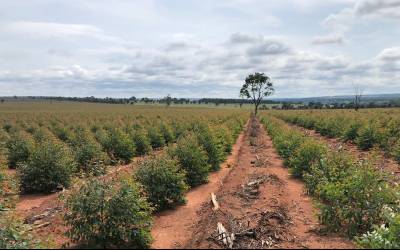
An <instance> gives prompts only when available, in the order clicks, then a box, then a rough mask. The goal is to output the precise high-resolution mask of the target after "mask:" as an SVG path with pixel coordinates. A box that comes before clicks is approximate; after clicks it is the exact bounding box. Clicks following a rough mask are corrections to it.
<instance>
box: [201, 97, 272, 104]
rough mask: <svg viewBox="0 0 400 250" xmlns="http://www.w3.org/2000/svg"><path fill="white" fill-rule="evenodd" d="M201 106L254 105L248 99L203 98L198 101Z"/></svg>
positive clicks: (269, 102)
mask: <svg viewBox="0 0 400 250" xmlns="http://www.w3.org/2000/svg"><path fill="white" fill-rule="evenodd" d="M198 103H199V104H239V105H240V104H252V100H248V99H223V98H202V99H199V100H198ZM278 103H279V102H276V101H271V100H262V101H261V104H278Z"/></svg>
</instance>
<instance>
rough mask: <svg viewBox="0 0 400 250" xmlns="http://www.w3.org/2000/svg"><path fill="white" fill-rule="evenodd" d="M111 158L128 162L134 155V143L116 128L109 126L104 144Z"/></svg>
mask: <svg viewBox="0 0 400 250" xmlns="http://www.w3.org/2000/svg"><path fill="white" fill-rule="evenodd" d="M103 146H104V147H105V149H106V150H107V152H108V154H109V156H110V158H111V159H113V160H116V161H122V162H124V163H128V162H130V161H131V160H132V158H133V157H134V156H135V150H136V149H135V144H134V143H133V141H132V140H131V139H130V138H129V136H128V135H127V134H125V133H124V132H122V131H121V129H118V128H111V129H110V131H109V135H108V136H106V137H105V141H104V145H103Z"/></svg>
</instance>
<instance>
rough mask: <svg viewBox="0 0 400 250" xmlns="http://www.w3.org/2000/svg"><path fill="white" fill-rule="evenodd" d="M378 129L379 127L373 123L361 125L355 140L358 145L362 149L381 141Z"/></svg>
mask: <svg viewBox="0 0 400 250" xmlns="http://www.w3.org/2000/svg"><path fill="white" fill-rule="evenodd" d="M377 130H378V128H377V127H376V126H374V124H371V123H370V124H368V125H366V126H363V127H361V128H360V129H359V131H358V136H357V138H356V141H355V142H356V144H357V146H358V147H359V148H360V149H362V150H367V149H370V148H372V147H373V146H374V145H375V144H376V143H377V142H378V141H379V139H378V134H377Z"/></svg>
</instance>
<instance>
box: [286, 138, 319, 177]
mask: <svg viewBox="0 0 400 250" xmlns="http://www.w3.org/2000/svg"><path fill="white" fill-rule="evenodd" d="M325 153H326V147H325V146H324V145H322V144H321V143H318V142H317V141H315V140H311V139H310V140H305V141H304V143H302V144H301V145H300V146H299V147H298V148H297V149H296V150H295V151H294V154H293V155H292V156H291V157H290V159H289V167H291V168H292V174H293V175H294V176H296V177H302V176H303V174H304V173H306V172H309V169H310V166H311V165H312V164H313V163H315V162H318V161H319V160H321V158H322V157H323V156H324V155H325Z"/></svg>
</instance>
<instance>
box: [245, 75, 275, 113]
mask: <svg viewBox="0 0 400 250" xmlns="http://www.w3.org/2000/svg"><path fill="white" fill-rule="evenodd" d="M274 91H275V89H274V87H273V84H272V82H271V79H270V78H269V77H268V76H266V75H264V73H258V72H256V73H254V74H250V75H249V76H247V77H246V80H245V83H244V84H243V86H242V88H241V89H240V96H241V97H244V98H247V99H251V100H252V102H253V103H254V105H255V112H254V113H255V114H257V110H258V106H259V105H260V103H261V101H262V99H263V98H264V97H268V96H270V95H272V94H273V93H274Z"/></svg>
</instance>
